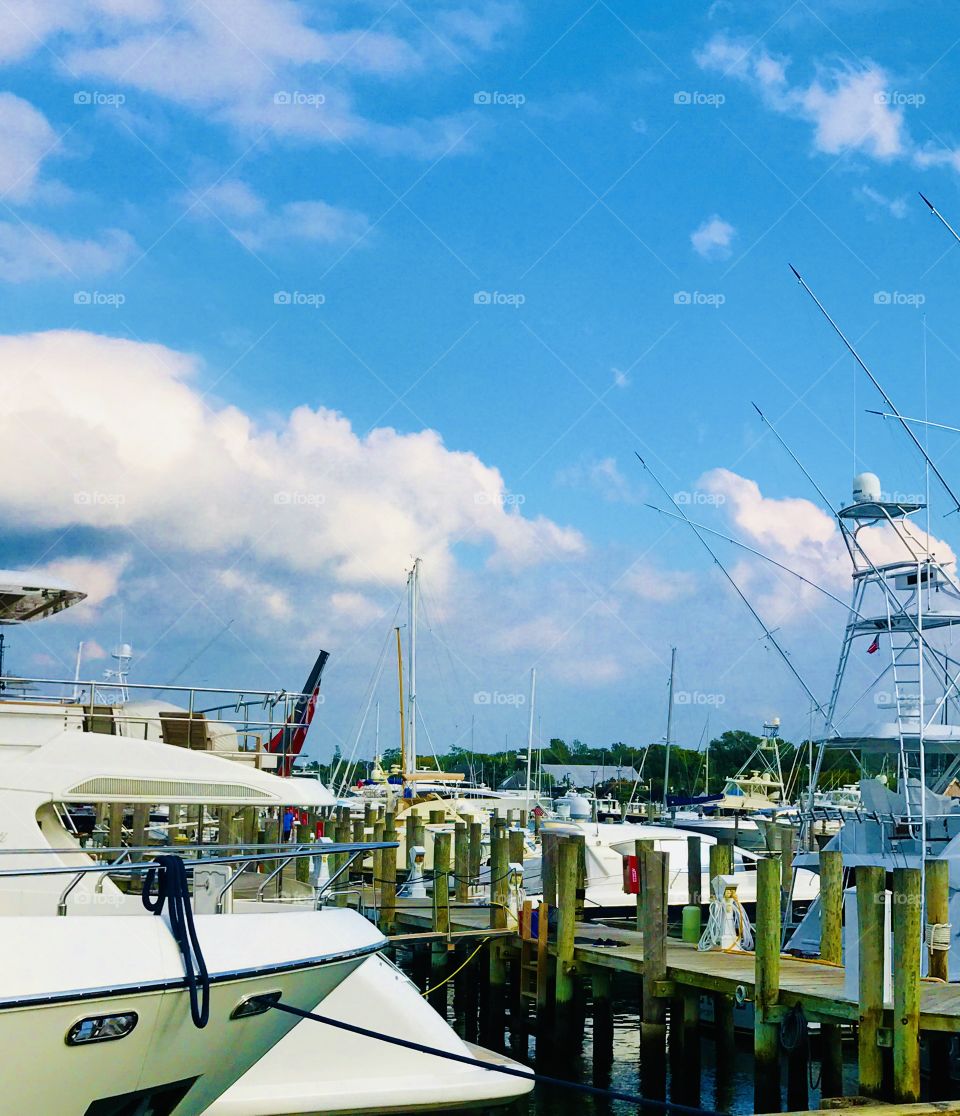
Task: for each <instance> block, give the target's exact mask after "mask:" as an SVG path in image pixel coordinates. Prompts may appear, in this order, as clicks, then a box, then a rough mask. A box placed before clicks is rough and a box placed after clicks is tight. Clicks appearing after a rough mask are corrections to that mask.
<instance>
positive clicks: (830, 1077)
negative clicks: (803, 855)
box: [820, 849, 843, 1097]
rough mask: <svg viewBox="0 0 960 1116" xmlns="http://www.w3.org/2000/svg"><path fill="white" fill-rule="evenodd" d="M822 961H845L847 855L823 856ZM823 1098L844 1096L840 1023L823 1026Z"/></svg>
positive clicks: (830, 852)
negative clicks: (844, 883) (844, 929)
mask: <svg viewBox="0 0 960 1116" xmlns="http://www.w3.org/2000/svg"><path fill="white" fill-rule="evenodd" d="M820 960H821V961H825V962H827V964H830V965H839V964H841V962H842V960H843V853H841V852H840V851H839V850H831V849H823V850H821V852H820ZM820 1094H821V1096H824V1097H842V1096H843V1032H842V1031H841V1029H840V1026H839V1024H837V1023H821V1024H820Z"/></svg>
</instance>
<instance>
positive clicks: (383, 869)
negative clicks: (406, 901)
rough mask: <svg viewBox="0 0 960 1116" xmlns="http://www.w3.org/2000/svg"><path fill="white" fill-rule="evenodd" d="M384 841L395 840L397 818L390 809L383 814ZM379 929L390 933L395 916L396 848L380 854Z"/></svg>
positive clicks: (393, 926)
mask: <svg viewBox="0 0 960 1116" xmlns="http://www.w3.org/2000/svg"><path fill="white" fill-rule="evenodd" d="M383 839H384V841H396V839H397V819H396V815H395V814H394V812H393V811H392V810H389V809H388V810H387V811H386V813H385V814H384V815H383ZM380 878H381V883H380V929H381V930H382V931H383V932H384V934H392V933H393V931H394V928H395V923H396V918H397V850H396V849H395V848H393V849H384V850H383V852H382V853H381V854H380Z"/></svg>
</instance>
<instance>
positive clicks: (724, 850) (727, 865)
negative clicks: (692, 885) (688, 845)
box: [707, 841, 733, 903]
mask: <svg viewBox="0 0 960 1116" xmlns="http://www.w3.org/2000/svg"><path fill="white" fill-rule="evenodd" d="M732 874H733V845H732V844H730V842H728V841H717V842H716V844H713V845H711V846H710V884H711V886H712V885H713V881H714V880H715V879H716V878H717V876H730V875H732ZM712 898H713V893H712V892H711V894H710V895H708V896H707V902H708V903H709V902H710V900H711V899H712Z"/></svg>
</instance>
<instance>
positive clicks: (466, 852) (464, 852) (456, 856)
mask: <svg viewBox="0 0 960 1116" xmlns="http://www.w3.org/2000/svg"><path fill="white" fill-rule="evenodd" d="M453 871H454V874H455V876H456V898H457V902H458V903H466V902H468V901H469V899H470V832H469V830H468V829H467V823H466V822H462V821H461V822H457V824H456V825H455V826H454V827H453Z"/></svg>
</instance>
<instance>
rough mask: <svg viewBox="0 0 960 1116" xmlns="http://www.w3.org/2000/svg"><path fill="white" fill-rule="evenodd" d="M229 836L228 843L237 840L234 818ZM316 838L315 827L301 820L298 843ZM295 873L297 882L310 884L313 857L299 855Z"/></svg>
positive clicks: (221, 825) (301, 843) (295, 862)
mask: <svg viewBox="0 0 960 1116" xmlns="http://www.w3.org/2000/svg"><path fill="white" fill-rule="evenodd" d="M227 831H228V837H227V841H226V843H227V844H228V845H232V844H233V843H234V842H235V841H236V833H234V825H233V818H230V819H229V820H228V822H227ZM220 834H221V841H222V840H223V821H221V822H220ZM313 839H314V828H313V826H312V825H311V824H310V823H309V822H300V823H299V824H298V825H297V844H298V845H309V844H310V842H311V841H313ZM294 865H295V869H294V871H295V873H296V877H297V883H305V884H308V883H309V882H310V866H311V858H310V857H308V856H298V857H297V859H296V860H295V861H294Z"/></svg>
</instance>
